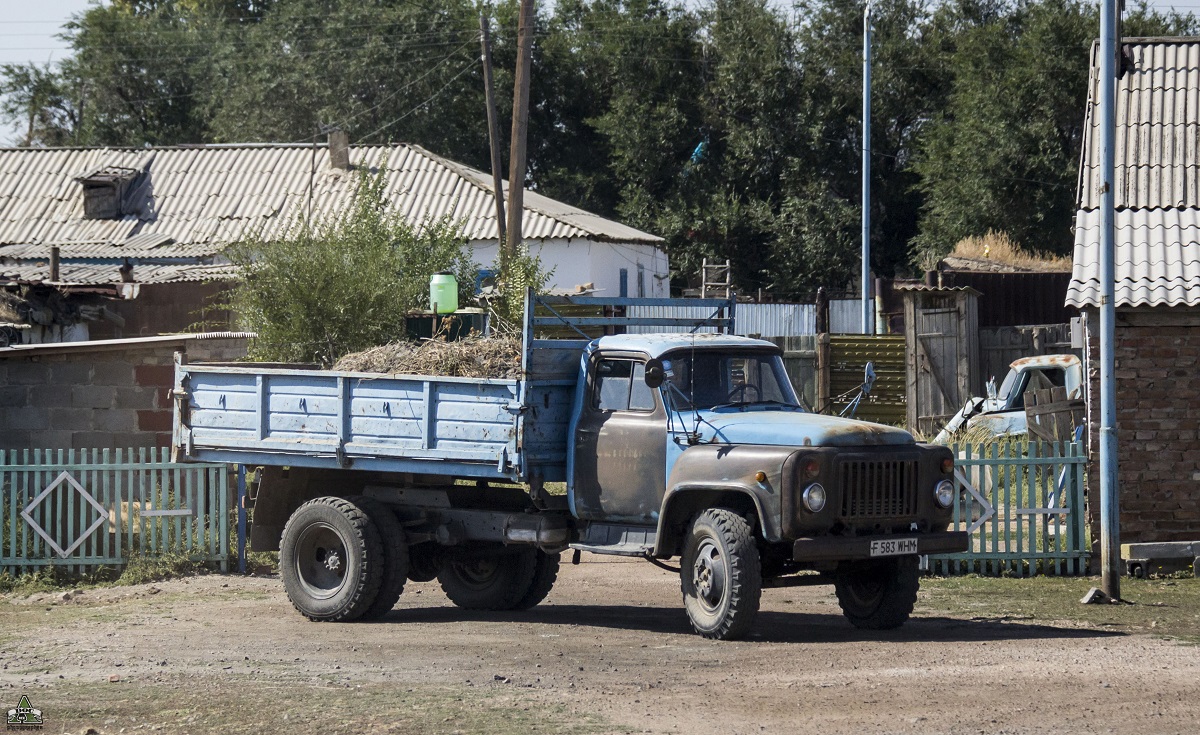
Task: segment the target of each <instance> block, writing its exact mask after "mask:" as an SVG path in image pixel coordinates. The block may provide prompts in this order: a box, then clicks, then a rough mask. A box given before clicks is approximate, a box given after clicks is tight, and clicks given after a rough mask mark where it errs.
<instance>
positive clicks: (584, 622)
mask: <svg viewBox="0 0 1200 735" xmlns="http://www.w3.org/2000/svg"><path fill="white" fill-rule="evenodd" d="M463 622H492V623H525V624H534V625H561V626H579V627H586V628H612V629H619V630H636V631H643V632H647V633H678V634H681V635H689V636H690V635H693V633H692V628H691V625H690V624H689V623H688V620H687V616H686V614H685V613H684V611H683V608H682V607H636V606H624V605H540V606H538V607H536V608H534V609H533V610H529V611H528V612H520V613H513V612H477V611H472V610H462V609H459V608H456V607H428V608H418V609H410V610H393V611H392V612H390V613H388V614H387V615H386V616H384V617H383V618H381V619H380V620H378V621H376V622H375V623H365V624H367V625H370V624H377V625H378V624H382V625H388V624H405V623H423V624H426V625H431V624H432V625H437V624H447V625H449V624H460V623H463ZM1123 635H1125V634H1124V633H1121V632H1117V631H1104V630H1092V629H1080V628H1065V627H1063V628H1059V627H1055V626H1052V625H1043V624H1031V623H1022V622H1008V621H1005V620H998V619H980V618H977V619H968V620H964V619H960V618H945V617H920V616H916V617H913V618H912V619H911V620H909V622H908V623H907V624H905V625H904V626H903V627H902V628H900V629H899V630H889V631H864V630H858V629H857V628H854V627H853V626H851V625H850V623H849V622H847V621H846V619H845V618H844V617H842V616H841V615H840V614H838V615H825V614H818V613H786V612H774V611H764V612H760V613H759V614H758V618H757V620H756V622H755V624H754V632H752V633H751V634H750V636H749V638H750V640H754V641H761V642H765V643H845V642H855V641H879V640H886V641H895V642H908V641H912V642H916V641H925V642H930V641H932V642H975V641H1006V640H1031V639H1034V640H1036V639H1055V638H1108V637H1113V636H1123Z"/></svg>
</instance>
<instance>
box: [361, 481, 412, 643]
mask: <svg viewBox="0 0 1200 735" xmlns="http://www.w3.org/2000/svg"><path fill="white" fill-rule="evenodd" d="M350 502H352V503H354V504H355V505H357V506H358V507H360V508H362V509H363V510H364V511H365V512H366V514H367V518H369V519H370V520H371V522H372V523H373V524H375V529H376V530H377V531H379V539H380V541H381V542H382V543H383V562H384V564H383V579H382V580H381V581H380V583H379V594H377V595H376V596H375V601H374V602H372V603H371V604H370V606H368V607H367V609H366V612H364V613H363V614H362V616H361V617H360V618H359V619H360V620H377V619H378V618H380V617H382V616H384V615H386V614H387V613H388V612H390V611H391V609H392V608H393V607H395V606H396V601H397V600H399V599H400V595H401V594H402V593H403V592H404V583H405V582H406V581H407V579H408V537H407V536H406V535H405V533H404V527H403V526H401V525H400V521H399V520H397V519H396V514H395V513H393V512H392V509H391V508H389V507H388V506H387V504H385V503H382V502H380V501H378V500H376V499H374V498H368V497H364V496H361V495H360V496H356V497H353V498H350Z"/></svg>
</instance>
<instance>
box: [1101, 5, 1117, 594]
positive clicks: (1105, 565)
mask: <svg viewBox="0 0 1200 735" xmlns="http://www.w3.org/2000/svg"><path fill="white" fill-rule="evenodd" d="M1117 3H1118V0H1102V2H1101V6H1100V100H1099V102H1100V176H1101V178H1102V182H1103V183H1101V185H1100V562H1101V567H1102V582H1101V584H1102V587H1103V590H1104V594H1106V595H1108V596H1109V597H1110V598H1112V599H1114V600H1119V599H1121V506H1120V502H1119V498H1118V489H1117V407H1116V400H1117V390H1116V382H1115V372H1116V354H1115V346H1116V329H1115V326H1116V325H1115V322H1116V284H1115V280H1114V275H1115V274H1114V266H1113V263H1114V260H1115V257H1114V256H1115V250H1116V246H1115V242H1114V236H1115V233H1114V228H1113V217H1114V196H1113V184H1114V182H1115V173H1116V163H1115V157H1116V141H1117V126H1116V101H1115V94H1116V81H1117V75H1116V71H1117V70H1116V60H1117V13H1118V12H1120V11H1119V10H1118V9H1117Z"/></svg>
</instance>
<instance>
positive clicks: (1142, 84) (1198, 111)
mask: <svg viewBox="0 0 1200 735" xmlns="http://www.w3.org/2000/svg"><path fill="white" fill-rule="evenodd" d="M1122 47H1123V48H1124V49H1126V51H1127V53H1128V56H1129V57H1130V59H1131V60H1132V64H1131V68H1129V69H1128V70H1127V71H1126V73H1125V75H1124V76H1123V77H1121V79H1120V80H1119V81H1118V83H1117V147H1116V176H1115V181H1114V193H1115V195H1116V206H1117V207H1118V208H1120V207H1130V208H1156V207H1200V150H1198V149H1200V39H1197V38H1157V39H1137V38H1132V39H1123V40H1122ZM1098 54H1099V46H1098V45H1097V44H1093V46H1092V67H1091V75H1090V82H1089V92H1088V104H1087V112H1086V115H1085V120H1084V146H1083V163H1082V165H1081V166H1080V175H1079V208H1080V209H1095V208H1096V207H1098V206H1100V192H1099V186H1100V183H1101V182H1100V176H1099V165H1100V131H1099V127H1098V126H1099V124H1100V119H1099V115H1098V112H1097V109H1096V105H1097V103H1098V100H1099V94H1100V92H1099V57H1098Z"/></svg>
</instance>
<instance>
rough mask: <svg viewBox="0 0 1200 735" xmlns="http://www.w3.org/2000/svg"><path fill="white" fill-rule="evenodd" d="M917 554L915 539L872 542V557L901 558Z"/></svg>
mask: <svg viewBox="0 0 1200 735" xmlns="http://www.w3.org/2000/svg"><path fill="white" fill-rule="evenodd" d="M915 553H917V540H916V539H915V538H899V539H894V540H893V539H881V540H877V541H872V542H871V556H900V555H901V554H915Z"/></svg>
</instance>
